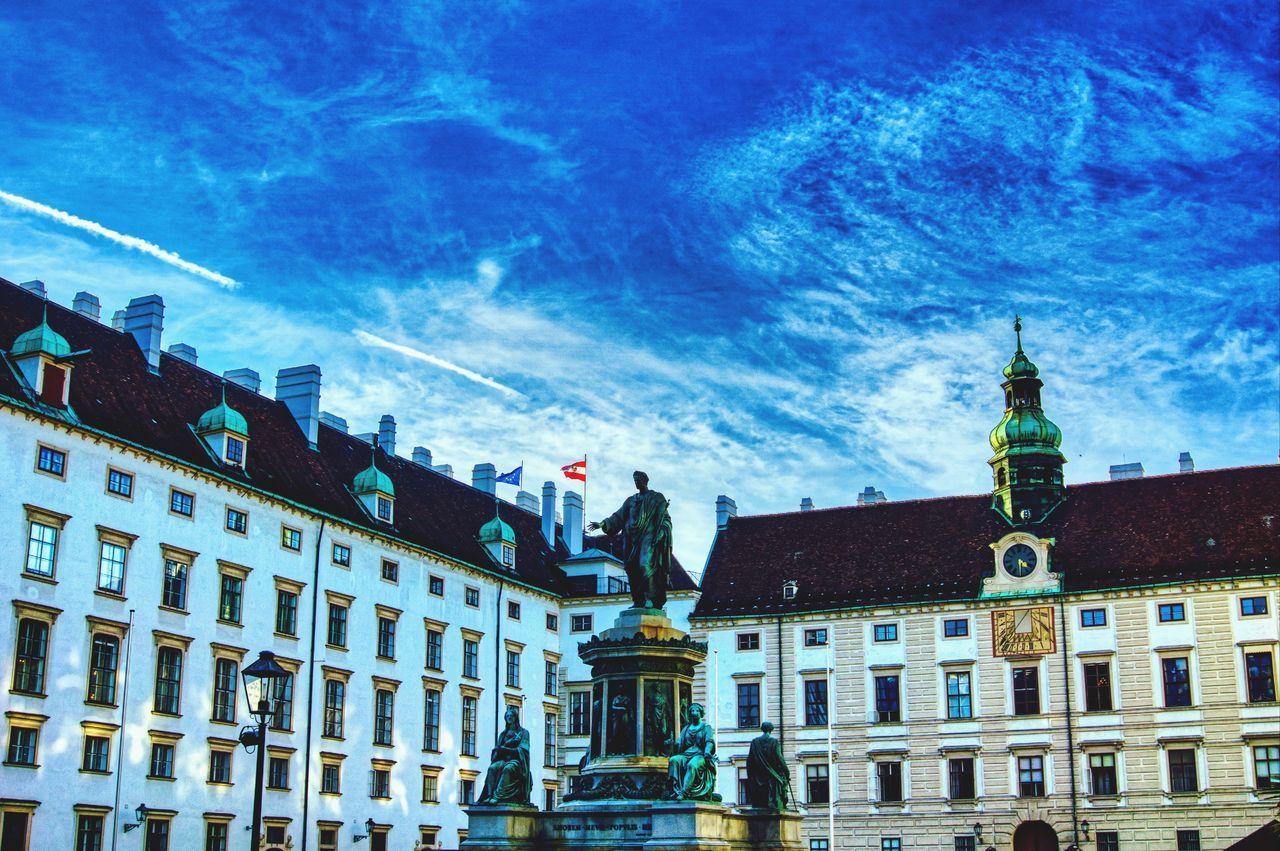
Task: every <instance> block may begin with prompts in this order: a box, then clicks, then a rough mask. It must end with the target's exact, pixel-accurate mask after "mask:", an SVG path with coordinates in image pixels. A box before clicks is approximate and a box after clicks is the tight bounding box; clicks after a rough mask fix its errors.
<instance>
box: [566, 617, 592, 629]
mask: <svg viewBox="0 0 1280 851" xmlns="http://www.w3.org/2000/svg"><path fill="white" fill-rule="evenodd" d="M591 629H592V623H591V615H574V616H573V617H572V618H570V620H569V631H570V632H591Z"/></svg>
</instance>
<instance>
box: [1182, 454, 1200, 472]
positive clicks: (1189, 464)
mask: <svg viewBox="0 0 1280 851" xmlns="http://www.w3.org/2000/svg"><path fill="white" fill-rule="evenodd" d="M1195 471H1196V462H1195V461H1192V460H1191V453H1190V452H1181V453H1179V454H1178V472H1179V473H1194V472H1195Z"/></svg>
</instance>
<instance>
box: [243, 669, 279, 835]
mask: <svg viewBox="0 0 1280 851" xmlns="http://www.w3.org/2000/svg"><path fill="white" fill-rule="evenodd" d="M240 676H241V677H242V678H243V679H244V697H245V700H246V701H247V702H248V704H249V714H250V715H252V716H253V718H254V720H255V721H257V722H258V728H257V729H256V730H255V729H254V728H253V727H245V728H244V729H243V730H241V731H240V744H242V745H244V748H245V750H249V749H250V748H251V747H254V746H256V747H257V748H258V772H257V779H256V781H255V782H254V786H253V824H252V825H250V827H249V829H250V830H251V831H253V833H252V834H251V835H252V836H253V838H252V839H251V840H249V849H250V851H258V849H259V848H260V847H261V839H260V836H261V830H262V786H263V778H262V774H263V770H264V768H265V767H266V754H267V724H268V723H269V722H270V721H271V719H272V718H273V717H275V714H276V690H275V681H276V680H278V679H281V678H283V677H287V676H289V672H288V671H286V670H285V669H284V668H282V667H280V663H279V662H277V661H276V654H274V653H272V652H271V651H270V650H263V651H262V652H261V653H259V654H258V658H257V660H256V661H254V662H252V663H251V664H249V665H246V666H245V668H244V670H242V671H241V672H240Z"/></svg>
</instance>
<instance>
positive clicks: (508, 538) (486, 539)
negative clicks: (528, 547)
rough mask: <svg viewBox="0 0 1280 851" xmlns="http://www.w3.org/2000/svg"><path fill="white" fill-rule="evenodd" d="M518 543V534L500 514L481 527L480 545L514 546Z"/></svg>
mask: <svg viewBox="0 0 1280 851" xmlns="http://www.w3.org/2000/svg"><path fill="white" fill-rule="evenodd" d="M515 542H516V532H515V530H514V529H512V528H511V527H510V526H508V525H507V523H506V521H505V520H503V519H502V518H501V517H500V516H499V515H498V514H496V513H495V514H494V515H493V519H492V520H490V521H489V522H488V523H486V524H484V525H483V526H481V527H480V543H482V544H497V543H504V544H514V543H515Z"/></svg>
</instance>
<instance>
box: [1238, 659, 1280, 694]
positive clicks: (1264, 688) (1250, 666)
mask: <svg viewBox="0 0 1280 851" xmlns="http://www.w3.org/2000/svg"><path fill="white" fill-rule="evenodd" d="M1244 672H1245V678H1246V679H1247V680H1248V681H1249V702H1250V703H1271V702H1272V701H1274V700H1275V699H1276V676H1275V670H1274V668H1273V666H1272V656H1271V651H1270V650H1268V651H1266V652H1264V653H1246V654H1244Z"/></svg>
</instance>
